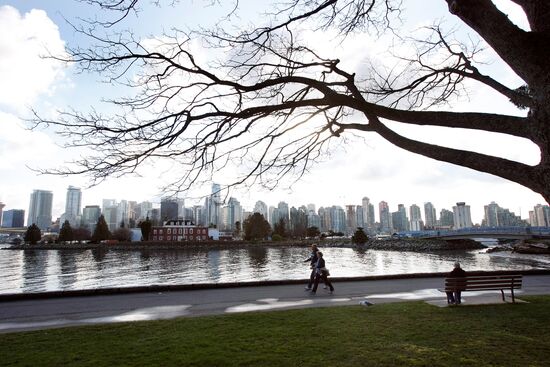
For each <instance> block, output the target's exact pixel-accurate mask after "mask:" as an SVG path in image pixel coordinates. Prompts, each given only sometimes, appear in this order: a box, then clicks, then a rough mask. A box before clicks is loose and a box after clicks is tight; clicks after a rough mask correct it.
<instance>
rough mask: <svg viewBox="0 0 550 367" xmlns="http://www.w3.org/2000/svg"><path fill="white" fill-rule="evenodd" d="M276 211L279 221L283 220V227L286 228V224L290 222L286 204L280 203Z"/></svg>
mask: <svg viewBox="0 0 550 367" xmlns="http://www.w3.org/2000/svg"><path fill="white" fill-rule="evenodd" d="M277 209H278V210H279V220H281V218H283V221H284V222H285V227H286V228H288V224H289V222H290V212H289V210H288V204H287V203H285V202H284V201H281V202H279V204H278V205H277Z"/></svg>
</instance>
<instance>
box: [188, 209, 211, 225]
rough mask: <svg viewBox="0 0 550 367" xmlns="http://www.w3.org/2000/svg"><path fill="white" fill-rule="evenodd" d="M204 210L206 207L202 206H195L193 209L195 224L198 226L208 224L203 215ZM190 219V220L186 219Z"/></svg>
mask: <svg viewBox="0 0 550 367" xmlns="http://www.w3.org/2000/svg"><path fill="white" fill-rule="evenodd" d="M203 209H204V207H203V206H202V205H194V206H193V209H192V215H191V217H192V218H193V219H192V221H193V223H196V224H197V225H198V226H206V222H205V221H204V215H203ZM185 219H188V218H185Z"/></svg>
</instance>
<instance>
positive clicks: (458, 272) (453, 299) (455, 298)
mask: <svg viewBox="0 0 550 367" xmlns="http://www.w3.org/2000/svg"><path fill="white" fill-rule="evenodd" d="M447 276H448V277H449V278H462V277H465V276H466V272H465V271H464V269H462V268H461V267H460V263H459V262H458V261H457V262H455V267H454V269H453V271H451V272H450V273H449V275H447ZM458 285H460V284H458ZM461 291H462V289H460V288H459V287H457V288H456V289H455V290H454V291H453V292H445V293H447V303H448V304H450V305H459V304H460V294H461Z"/></svg>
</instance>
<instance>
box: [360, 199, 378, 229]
mask: <svg viewBox="0 0 550 367" xmlns="http://www.w3.org/2000/svg"><path fill="white" fill-rule="evenodd" d="M361 206H362V207H363V222H364V224H365V229H368V230H373V229H374V223H375V222H376V221H375V218H374V205H373V204H371V202H370V199H369V198H368V197H366V196H365V197H364V198H363V200H362V205H361Z"/></svg>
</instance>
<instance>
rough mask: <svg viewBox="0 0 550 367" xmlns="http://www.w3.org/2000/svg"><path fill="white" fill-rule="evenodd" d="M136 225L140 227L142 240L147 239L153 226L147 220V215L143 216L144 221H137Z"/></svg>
mask: <svg viewBox="0 0 550 367" xmlns="http://www.w3.org/2000/svg"><path fill="white" fill-rule="evenodd" d="M138 227H139V228H140V229H141V239H142V241H149V236H150V235H151V228H152V227H153V223H152V222H151V221H150V220H149V217H147V218H145V220H144V221H141V222H139V224H138Z"/></svg>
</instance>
